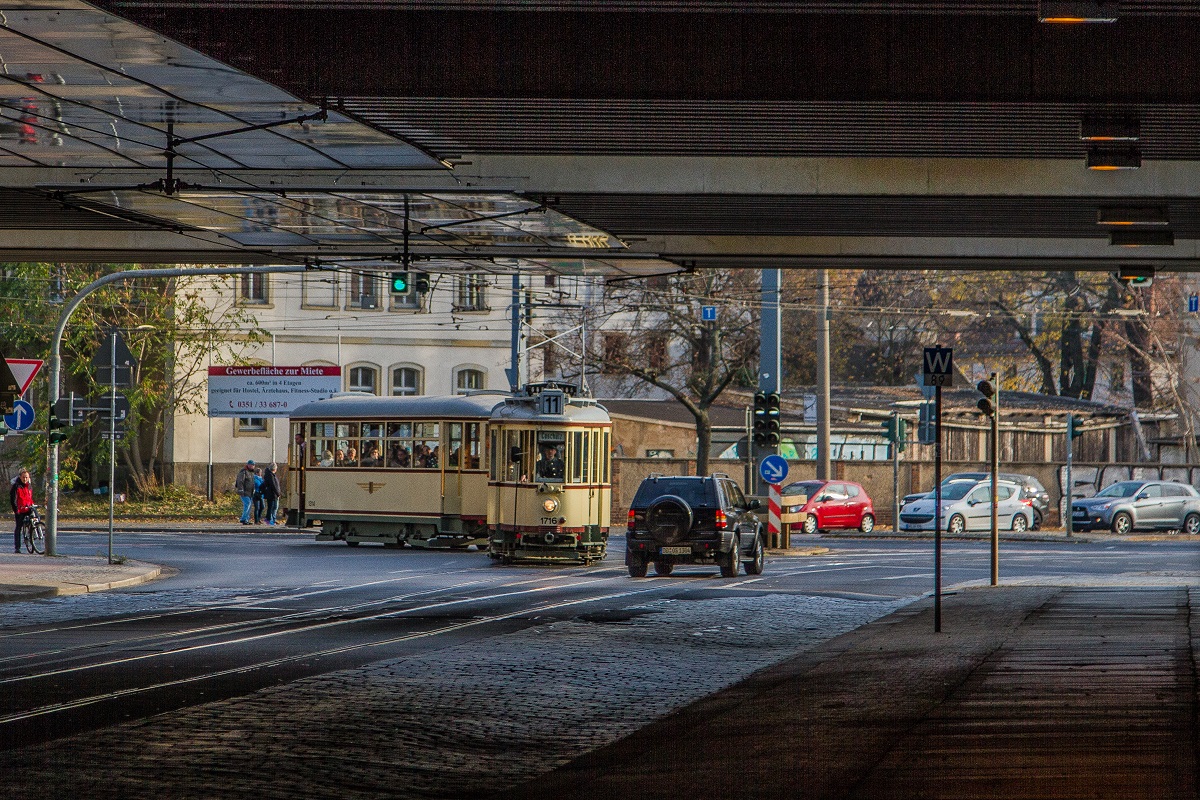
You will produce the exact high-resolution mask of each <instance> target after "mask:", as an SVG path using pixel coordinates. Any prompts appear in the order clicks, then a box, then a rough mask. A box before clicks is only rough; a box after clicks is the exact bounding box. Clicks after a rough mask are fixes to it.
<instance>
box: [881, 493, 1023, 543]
mask: <svg viewBox="0 0 1200 800" xmlns="http://www.w3.org/2000/svg"><path fill="white" fill-rule="evenodd" d="M996 496H997V497H998V498H999V503H997V505H996V520H997V525H998V526H999V527H1001V528H1003V529H1005V530H1014V531H1027V530H1029V529H1030V528H1032V527H1033V507H1032V506H1031V505H1030V504H1029V503H1028V502H1026V501H1023V500H1022V499H1021V487H1020V486H1018V485H1017V484H1015V483H1009V482H1008V481H999V482H997V484H996ZM991 498H992V482H991V481H990V480H984V481H955V482H954V483H950V484H947V485H945V486H943V487H942V530H944V531H946V532H947V533H962V532H963V531H987V530H991V529H992V503H991ZM934 505H935V498H934V496H933V492H930V493H929V494H927V495H925V496H924V497H921V498H919V499H917V500H914V501H912V502H911V503H909V504H908V505H906V506H904V508H903V509H902V510H901V511H900V530H902V531H932V530H933V514H934Z"/></svg>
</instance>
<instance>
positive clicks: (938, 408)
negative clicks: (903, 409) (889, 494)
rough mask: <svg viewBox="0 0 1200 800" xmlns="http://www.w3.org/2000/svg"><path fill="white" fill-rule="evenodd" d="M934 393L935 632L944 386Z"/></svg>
mask: <svg viewBox="0 0 1200 800" xmlns="http://www.w3.org/2000/svg"><path fill="white" fill-rule="evenodd" d="M933 391H934V394H933V439H934V442H933V487H934V488H933V632H934V633H941V631H942V387H941V385H940V384H939V385H938V386H937V387H935V388H934V390H933Z"/></svg>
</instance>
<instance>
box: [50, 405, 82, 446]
mask: <svg viewBox="0 0 1200 800" xmlns="http://www.w3.org/2000/svg"><path fill="white" fill-rule="evenodd" d="M77 413H78V414H82V413H83V411H82V409H81V410H79V411H78V412H76V408H75V393H74V392H71V393H70V394H69V395H67V396H66V397H60V398H58V399H57V400H55V401H54V405H53V406H51V408H50V419H49V421H48V422H47V423H46V429H47V431H48V436H47V438H48V439H49V440H50V444H58V443H59V442H61V441H63V440H64V439H66V438H67V435H68V433H69V431H66V430H63V429H64V428H68V427H70V426H71V425H74V424H75V422H76V414H77Z"/></svg>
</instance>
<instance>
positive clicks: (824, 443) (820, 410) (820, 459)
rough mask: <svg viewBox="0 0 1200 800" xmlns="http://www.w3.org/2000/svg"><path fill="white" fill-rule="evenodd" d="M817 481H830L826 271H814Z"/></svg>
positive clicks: (827, 275) (829, 314)
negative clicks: (815, 297)
mask: <svg viewBox="0 0 1200 800" xmlns="http://www.w3.org/2000/svg"><path fill="white" fill-rule="evenodd" d="M817 305H818V306H820V311H819V312H818V314H819V317H818V318H817V479H818V480H829V479H830V478H831V477H832V475H830V458H829V401H830V386H829V321H830V319H831V318H832V317H833V314H832V311H831V310H830V308H829V270H827V269H819V270H817Z"/></svg>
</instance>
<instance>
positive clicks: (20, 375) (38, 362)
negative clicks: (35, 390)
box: [4, 358, 46, 396]
mask: <svg viewBox="0 0 1200 800" xmlns="http://www.w3.org/2000/svg"><path fill="white" fill-rule="evenodd" d="M4 361H5V362H6V363H7V364H8V368H9V369H10V370H12V374H13V377H14V378H16V379H17V383H18V384H19V385H20V387H21V395H22V396H24V394H25V390H26V389H28V388H29V384H31V383H33V376H34V375H37V374H38V370H39V369H41V368H42V364H45V363H46V362H45V361H43V360H42V359H40V358H6V359H4Z"/></svg>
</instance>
